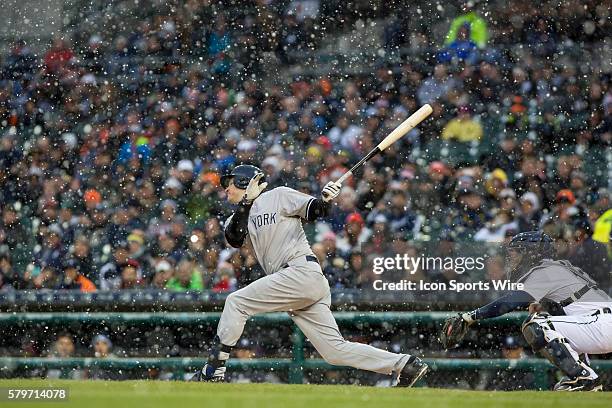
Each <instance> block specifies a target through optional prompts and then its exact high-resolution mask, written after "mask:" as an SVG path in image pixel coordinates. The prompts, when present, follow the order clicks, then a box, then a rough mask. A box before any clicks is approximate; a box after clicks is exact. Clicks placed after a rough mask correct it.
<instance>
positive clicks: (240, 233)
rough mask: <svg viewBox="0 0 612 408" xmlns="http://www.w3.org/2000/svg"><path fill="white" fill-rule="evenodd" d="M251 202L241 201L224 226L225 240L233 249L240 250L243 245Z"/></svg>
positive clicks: (247, 230)
mask: <svg viewBox="0 0 612 408" xmlns="http://www.w3.org/2000/svg"><path fill="white" fill-rule="evenodd" d="M252 205H253V203H252V202H249V201H246V200H242V201H241V202H240V204H238V208H236V211H234V214H233V215H232V216H231V217H230V219H229V220H227V223H226V225H225V239H226V240H227V242H228V243H229V244H230V245H231V246H232V247H234V248H240V247H241V246H242V245H243V244H244V239H245V238H246V236H247V234H248V232H249V229H248V224H249V211H250V210H251V206H252Z"/></svg>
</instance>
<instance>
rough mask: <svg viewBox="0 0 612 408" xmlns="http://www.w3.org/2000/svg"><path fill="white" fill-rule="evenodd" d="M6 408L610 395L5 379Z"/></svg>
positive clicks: (569, 400)
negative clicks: (22, 396)
mask: <svg viewBox="0 0 612 408" xmlns="http://www.w3.org/2000/svg"><path fill="white" fill-rule="evenodd" d="M11 387H12V388H45V387H63V388H67V389H68V390H69V391H68V393H69V398H68V401H67V402H62V403H58V402H55V403H48V402H43V403H41V402H38V403H30V402H14V403H7V401H6V395H7V394H6V388H11ZM0 388H2V389H3V392H2V394H3V395H2V397H1V399H0V406H2V407H13V406H14V407H22V408H25V407H33V406H47V407H60V406H62V407H63V406H66V407H84V408H96V407H104V408H123V407H147V408H157V407H159V408H171V407H179V408H187V407H203V406H206V407H213V408H225V407H227V408H230V407H231V408H238V407H245V408H246V407H248V408H257V407H262V408H263V407H265V408H277V407H279V408H280V407H283V408H284V407H291V408H299V407H308V408H328V407H334V408H335V407H350V408H358V407H368V408H375V407H385V408H392V407H425V408H438V407H449V408H450V407H453V408H457V407H469V408H480V407H496V408H497V407H513V408H514V407H520V408H528V407H537V408H545V407H551V408H562V407H572V408H579V407H589V408H596V407H608V408H609V407H610V406H612V393H607V392H605V393H602V392H599V393H572V394H570V393H553V392H537V391H527V392H485V391H460V390H447V389H432V388H429V389H428V388H415V389H397V388H394V389H390V388H373V387H358V386H341V385H279V384H200V383H183V382H161V381H124V382H110V381H59V380H54V381H51V380H1V381H0Z"/></svg>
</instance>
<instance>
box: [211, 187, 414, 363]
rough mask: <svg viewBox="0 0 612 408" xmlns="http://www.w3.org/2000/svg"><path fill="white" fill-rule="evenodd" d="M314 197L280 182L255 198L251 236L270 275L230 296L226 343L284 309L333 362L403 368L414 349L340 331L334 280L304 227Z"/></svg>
mask: <svg viewBox="0 0 612 408" xmlns="http://www.w3.org/2000/svg"><path fill="white" fill-rule="evenodd" d="M313 200H315V199H314V197H312V196H309V195H307V194H303V193H301V192H298V191H296V190H293V189H291V188H288V187H278V188H275V189H273V190H270V191H266V192H264V193H262V194H261V195H260V196H259V197H257V198H256V199H255V201H254V202H253V205H252V206H251V209H250V211H249V217H248V218H249V221H248V239H250V241H251V243H252V245H253V249H254V250H255V254H256V256H257V260H258V261H259V263H260V265H261V266H262V267H263V269H264V271H265V272H266V275H267V276H265V277H263V278H260V279H258V280H256V281H255V282H253V283H251V284H250V285H248V286H246V287H244V288H242V289H240V290H238V291H236V292H233V293H231V294H230V295H229V296H228V297H227V299H226V301H225V306H224V308H223V313H222V314H221V320H220V321H219V325H218V327H217V335H218V337H219V339H220V341H221V344H222V345H225V346H230V347H231V346H234V345H235V344H236V343H237V342H238V339H239V338H240V336H241V335H242V332H243V330H244V325H245V323H246V321H247V319H248V318H249V317H251V316H253V315H256V314H259V313H266V312H281V311H283V312H288V313H289V316H291V318H292V319H293V321H294V322H295V324H296V325H297V326H298V327H299V328H300V329H301V330H302V332H303V333H304V334H305V335H306V337H307V338H308V339H309V340H310V342H311V343H312V344H313V346H314V347H315V348H316V349H317V351H318V352H319V354H321V356H322V357H323V358H324V359H325V360H326V361H327V362H328V363H330V364H334V365H344V366H351V367H355V368H359V369H363V370H369V371H374V372H377V373H382V374H392V373H394V372H397V371H398V370H401V369H402V367H403V366H404V364H405V363H406V362H407V361H408V359H409V357H410V356H409V355H408V354H396V353H391V352H388V351H384V350H381V349H377V348H375V347H372V346H370V345H367V344H361V343H354V342H350V341H347V340H345V339H344V338H343V337H342V335H341V334H340V331H339V330H338V325H337V324H336V321H335V319H334V317H333V315H332V312H331V310H330V304H331V295H330V290H329V284H328V282H327V279H326V278H325V276H324V275H323V272H322V271H321V267H320V266H319V263H318V262H317V261H316V258H315V256H314V254H313V252H312V249H311V248H310V245H309V244H308V240H307V239H306V235H305V233H304V229H303V228H302V219H303V218H306V214H307V213H308V207H309V206H310V205H311V204H312V202H313ZM229 221H230V220H228V223H229Z"/></svg>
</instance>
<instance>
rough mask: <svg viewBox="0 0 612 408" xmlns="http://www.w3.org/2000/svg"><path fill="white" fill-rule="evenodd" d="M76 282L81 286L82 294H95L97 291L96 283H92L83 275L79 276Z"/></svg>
mask: <svg viewBox="0 0 612 408" xmlns="http://www.w3.org/2000/svg"><path fill="white" fill-rule="evenodd" d="M75 281H76V283H78V284H79V285H81V292H95V291H96V290H97V289H96V285H94V283H93V282H92V281H90V280H89V279H87V278H86V277H84V276H83V275H79V276H77V278H76V279H75Z"/></svg>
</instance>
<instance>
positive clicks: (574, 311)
mask: <svg viewBox="0 0 612 408" xmlns="http://www.w3.org/2000/svg"><path fill="white" fill-rule="evenodd" d="M518 282H522V283H523V284H524V285H525V287H524V289H523V290H524V291H525V292H527V293H529V294H530V295H531V296H533V298H534V299H535V300H536V301H540V300H542V299H544V298H546V299H549V300H552V301H554V302H558V303H561V302H563V301H565V300H566V299H571V298H572V297H575V294H576V293H579V292H580V291H581V290H583V289H584V290H585V292H584V293H583V294H581V296H580V297H579V299H576V300H574V301H573V302H572V303H570V304H569V305H567V306H565V307H564V308H563V310H564V311H565V313H566V314H567V315H578V314H583V313H588V312H591V311H593V310H596V309H599V308H601V307H604V306H608V305H610V303H612V299H611V298H610V296H608V295H607V294H606V293H605V292H604V291H602V290H600V289H598V288H597V287H596V283H595V281H594V280H593V279H592V278H591V277H590V276H588V275H587V273H586V272H584V271H583V270H582V269H580V268H577V267H575V266H573V265H572V264H571V263H569V262H567V261H553V260H549V259H545V260H544V261H542V263H541V264H540V265H538V266H536V267H535V268H532V269H531V270H530V271H529V272H527V273H526V274H525V275H523V276H522V277H521V278H520V279H519V280H518Z"/></svg>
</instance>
